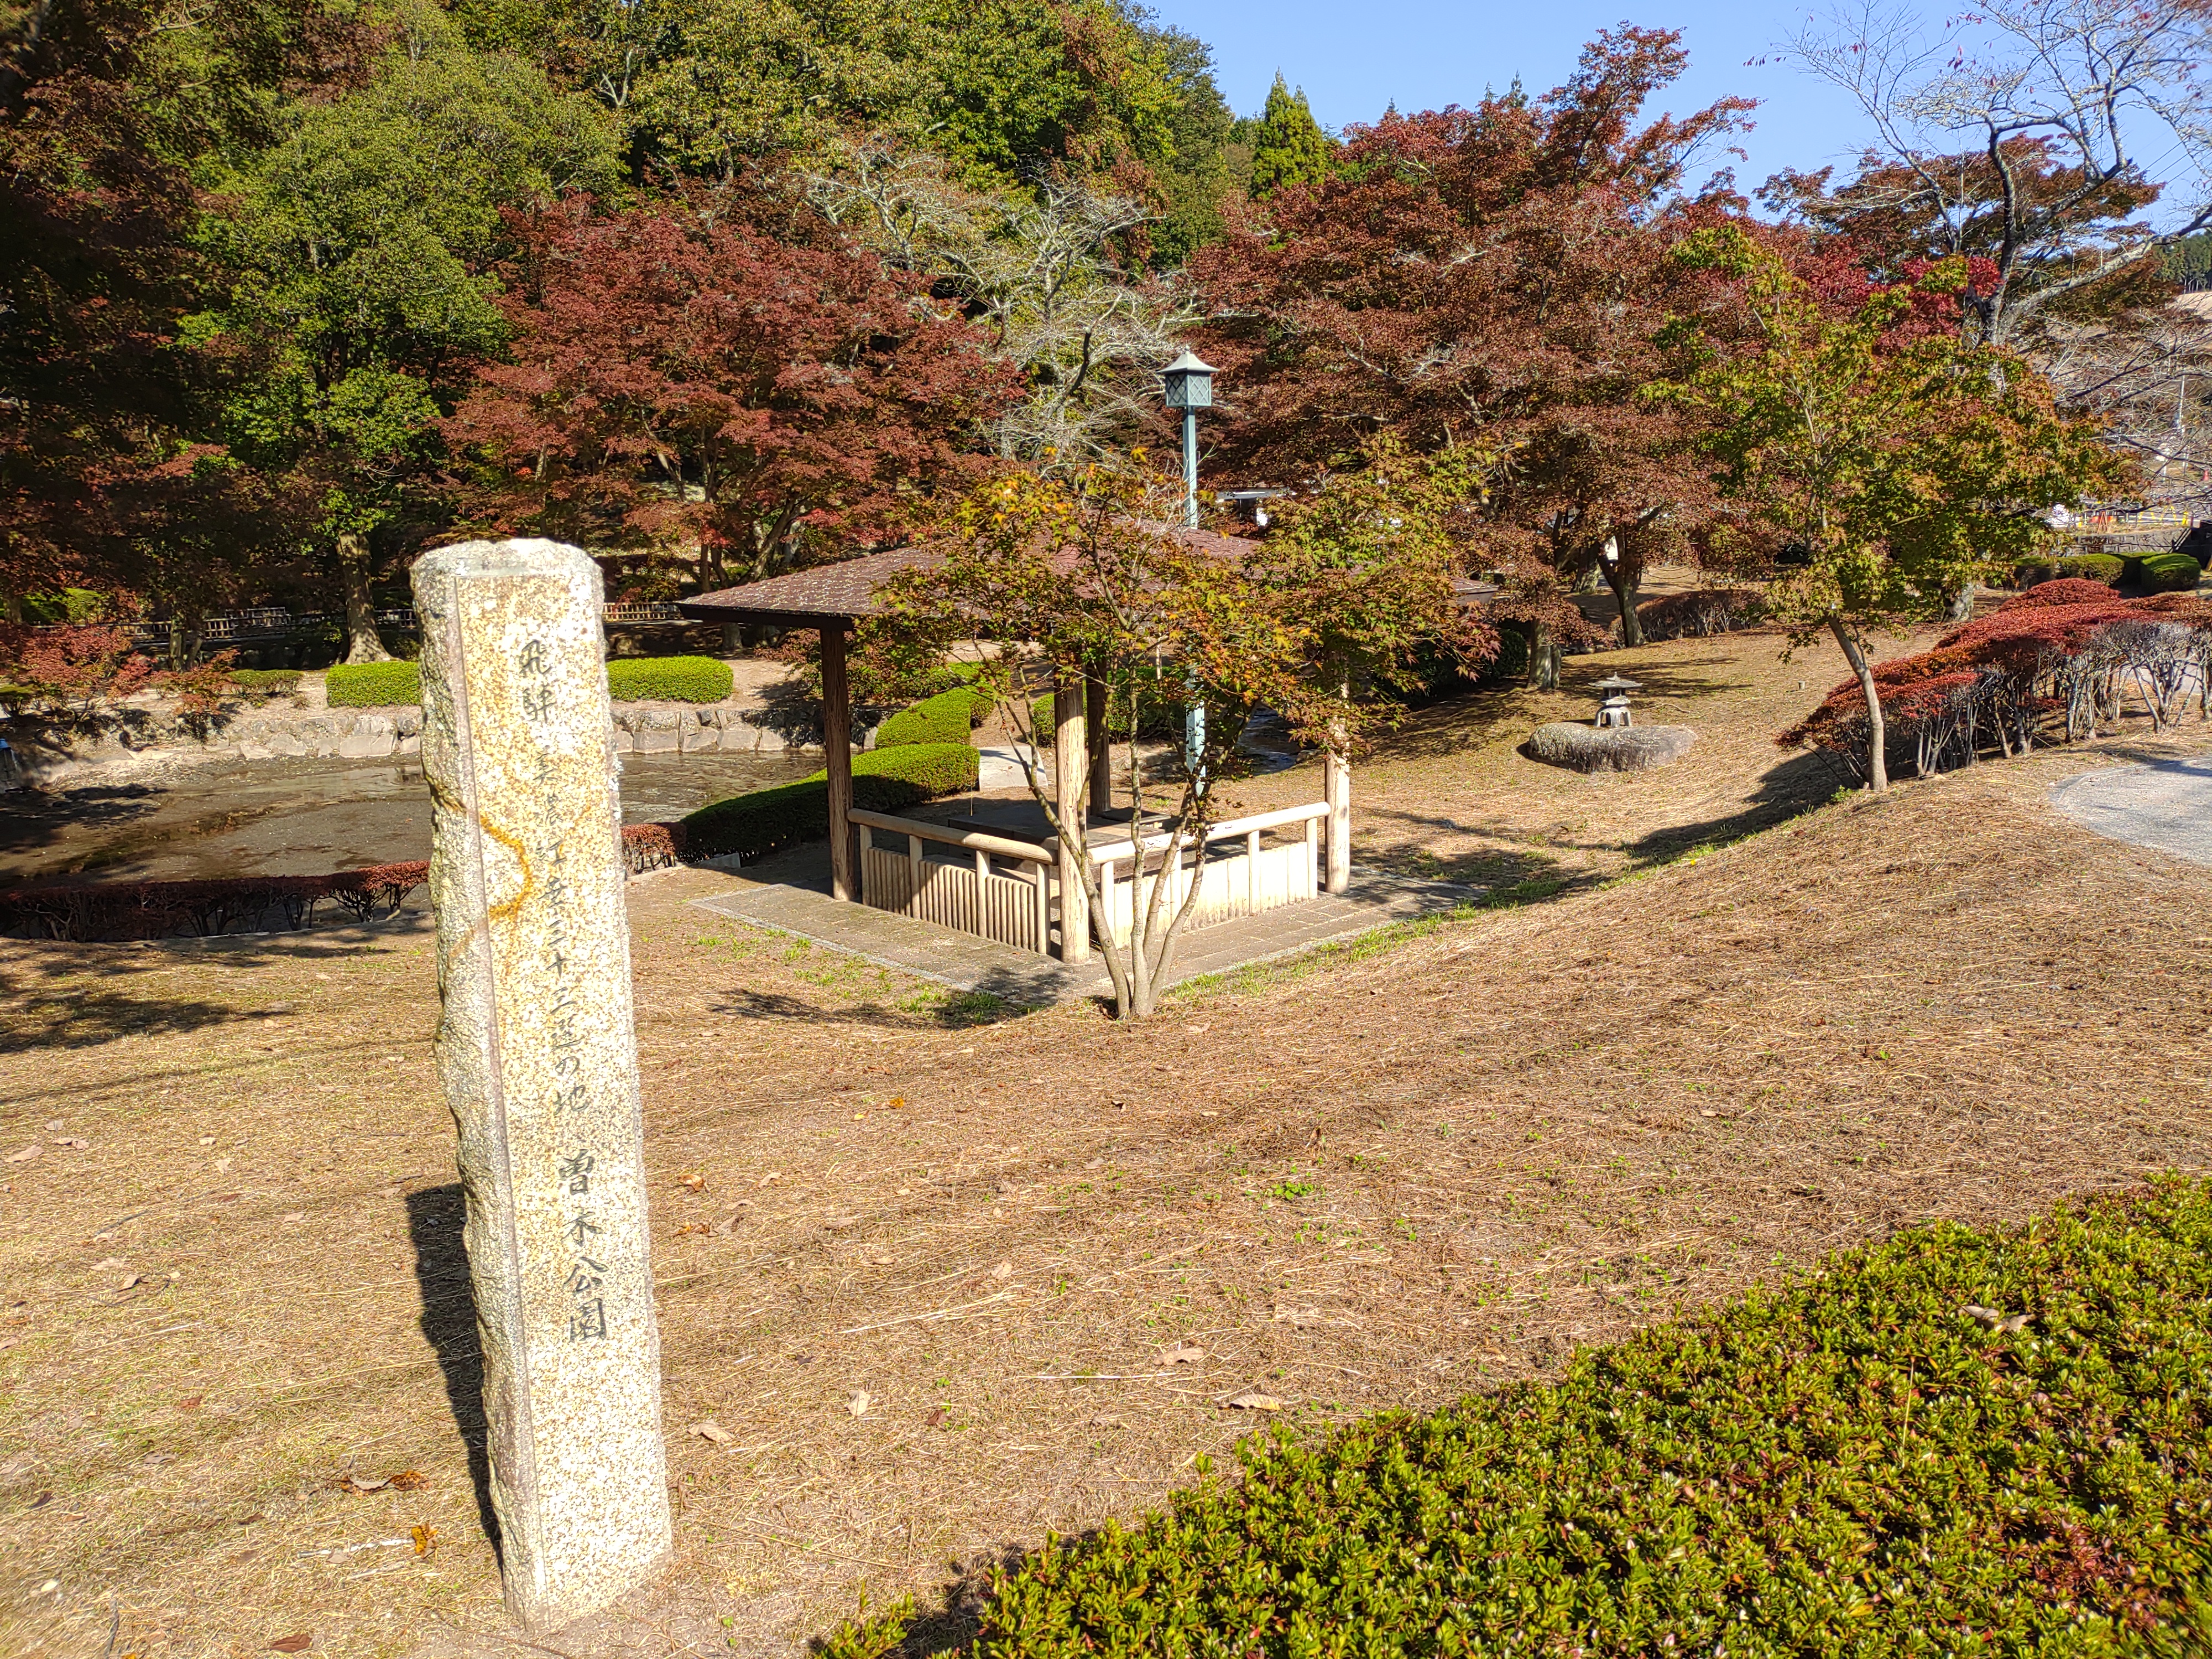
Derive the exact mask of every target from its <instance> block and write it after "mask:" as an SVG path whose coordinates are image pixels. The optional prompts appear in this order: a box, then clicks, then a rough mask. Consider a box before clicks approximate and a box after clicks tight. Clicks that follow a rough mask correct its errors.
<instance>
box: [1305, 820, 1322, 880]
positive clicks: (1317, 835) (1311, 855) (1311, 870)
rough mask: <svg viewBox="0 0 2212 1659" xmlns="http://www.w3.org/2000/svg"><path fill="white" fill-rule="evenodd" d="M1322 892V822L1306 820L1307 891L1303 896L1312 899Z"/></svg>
mask: <svg viewBox="0 0 2212 1659" xmlns="http://www.w3.org/2000/svg"><path fill="white" fill-rule="evenodd" d="M1319 891H1321V820H1320V819H1319V818H1308V819H1307V820H1306V890H1305V892H1304V895H1303V896H1304V897H1306V898H1311V897H1312V896H1314V895H1315V894H1316V893H1318V892H1319Z"/></svg>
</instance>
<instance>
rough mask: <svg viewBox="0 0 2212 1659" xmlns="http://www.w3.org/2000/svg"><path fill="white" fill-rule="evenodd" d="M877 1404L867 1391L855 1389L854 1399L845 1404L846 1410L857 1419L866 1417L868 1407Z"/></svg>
mask: <svg viewBox="0 0 2212 1659" xmlns="http://www.w3.org/2000/svg"><path fill="white" fill-rule="evenodd" d="M875 1403H876V1402H875V1400H874V1398H873V1396H872V1395H870V1394H869V1393H868V1391H867V1390H866V1389H854V1391H853V1397H852V1398H851V1399H850V1400H848V1401H846V1402H845V1409H846V1410H847V1411H848V1412H850V1413H853V1415H854V1416H855V1417H866V1415H867V1414H868V1407H871V1406H872V1405H874V1404H875Z"/></svg>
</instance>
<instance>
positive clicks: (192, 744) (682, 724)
mask: <svg viewBox="0 0 2212 1659" xmlns="http://www.w3.org/2000/svg"><path fill="white" fill-rule="evenodd" d="M614 720H615V748H616V750H617V752H619V753H623V754H641V755H654V754H682V755H690V754H698V753H701V752H703V751H706V750H720V751H723V752H732V753H740V754H768V753H775V752H777V751H780V750H785V749H815V748H819V747H820V746H821V742H822V739H821V736H820V734H819V732H815V731H812V730H808V729H793V726H792V725H791V721H790V717H789V716H788V715H787V714H783V713H782V712H781V711H771V710H769V708H764V707H763V706H762V705H761V704H760V703H758V702H735V701H732V702H722V703H703V704H692V703H663V702H631V703H617V704H616V705H615V708H614ZM0 735H4V736H5V737H6V738H7V739H8V741H9V744H10V745H11V746H12V747H13V749H14V750H15V763H16V764H15V771H16V774H17V778H18V780H19V781H22V782H27V783H33V784H41V785H43V784H52V783H54V782H57V781H61V780H63V779H65V778H70V777H74V776H77V775H82V774H85V773H88V772H95V771H99V770H102V769H106V768H109V767H114V766H120V765H128V764H131V763H142V764H143V763H146V762H149V761H159V760H162V759H171V760H178V761H186V762H189V761H194V760H219V759H232V758H235V759H240V760H249V761H258V760H272V759H275V758H276V757H300V758H307V757H313V758H315V759H319V760H380V759H383V758H385V757H401V756H410V755H415V754H418V753H420V752H421V750H422V710H421V709H420V708H415V707H414V706H412V705H411V704H410V705H409V706H406V707H404V708H312V707H310V708H302V707H297V706H294V705H292V704H290V703H289V702H280V703H276V704H272V705H268V706H264V707H262V708H239V709H235V710H232V711H228V712H226V713H225V714H222V715H220V716H218V717H216V719H214V720H209V721H204V722H201V723H199V724H197V725H196V724H195V723H194V722H192V721H191V720H187V719H185V717H184V716H182V715H181V714H178V713H177V712H176V711H175V710H174V709H173V708H163V707H161V706H160V705H149V704H143V703H134V704H130V705H125V706H124V707H121V708H117V709H114V710H112V711H109V712H106V713H102V714H99V715H95V716H94V717H92V718H91V719H89V720H83V721H80V722H77V723H76V724H74V725H68V726H64V725H61V724H58V723H54V722H48V721H40V720H10V721H8V722H6V723H5V724H4V725H0ZM7 781H9V780H6V779H0V787H4V785H5V783H6V782H7Z"/></svg>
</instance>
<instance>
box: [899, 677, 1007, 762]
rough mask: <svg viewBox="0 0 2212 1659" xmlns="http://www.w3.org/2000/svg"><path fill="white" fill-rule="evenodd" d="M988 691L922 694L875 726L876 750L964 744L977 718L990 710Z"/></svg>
mask: <svg viewBox="0 0 2212 1659" xmlns="http://www.w3.org/2000/svg"><path fill="white" fill-rule="evenodd" d="M990 709H991V698H990V696H989V695H988V694H987V693H985V692H981V691H973V690H969V689H968V688H966V687H965V686H959V687H956V688H954V689H953V690H950V691H940V692H939V693H938V694H937V695H936V696H933V697H925V698H923V699H922V700H921V702H918V703H916V704H915V706H914V707H913V708H902V709H901V710H900V711H899V712H898V713H897V714H894V715H892V716H891V717H890V719H889V720H885V721H884V723H883V724H882V725H881V726H878V727H877V728H876V747H877V749H878V750H884V749H897V748H902V747H906V746H908V745H910V744H918V743H966V742H967V741H968V734H969V732H971V731H973V730H974V729H975V724H976V722H977V721H979V720H981V719H982V718H983V716H984V715H985V714H988V713H989V712H990Z"/></svg>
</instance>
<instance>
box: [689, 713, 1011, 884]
mask: <svg viewBox="0 0 2212 1659" xmlns="http://www.w3.org/2000/svg"><path fill="white" fill-rule="evenodd" d="M975 768H976V756H975V750H973V749H971V748H969V746H968V745H967V744H964V743H915V744H897V745H895V746H894V747H892V748H890V749H872V750H869V751H868V752H867V753H866V754H865V755H855V756H854V757H853V804H854V805H855V806H864V807H866V808H867V809H868V810H869V811H872V812H898V811H904V810H905V809H906V808H908V807H909V806H917V805H921V803H922V802H923V801H926V800H933V799H936V798H937V797H939V796H940V795H957V794H958V793H960V792H961V791H962V790H963V789H973V788H974V787H975ZM678 828H679V829H680V831H681V839H682V842H683V845H682V848H681V849H680V850H681V852H682V854H683V855H684V857H685V858H691V859H708V858H722V857H726V856H728V855H730V854H736V855H737V856H738V860H739V861H740V862H742V863H745V864H750V863H752V862H754V861H755V860H759V859H764V858H766V857H767V856H768V855H769V854H771V853H777V852H781V851H782V850H783V849H784V848H787V847H795V846H797V845H798V844H799V842H804V841H823V840H826V839H827V838H828V836H829V774H828V773H827V772H826V771H823V772H817V773H816V774H814V775H813V776H811V777H808V778H801V779H800V780H799V781H798V782H797V783H786V784H779V785H777V786H776V787H775V788H773V789H756V790H754V791H753V792H752V793H750V794H746V795H734V796H732V797H731V798H730V799H728V800H718V801H716V802H714V804H713V805H708V806H702V807H701V808H700V809H699V810H698V811H696V812H694V813H692V814H690V816H689V817H685V818H683V819H680V820H679V821H678Z"/></svg>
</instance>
